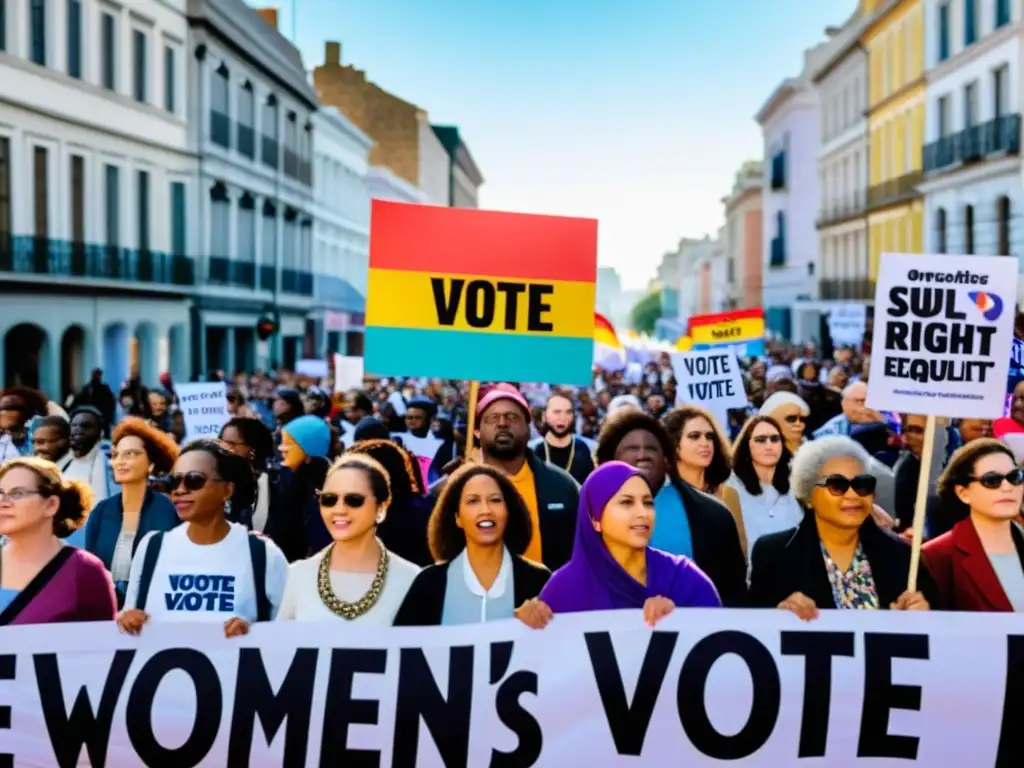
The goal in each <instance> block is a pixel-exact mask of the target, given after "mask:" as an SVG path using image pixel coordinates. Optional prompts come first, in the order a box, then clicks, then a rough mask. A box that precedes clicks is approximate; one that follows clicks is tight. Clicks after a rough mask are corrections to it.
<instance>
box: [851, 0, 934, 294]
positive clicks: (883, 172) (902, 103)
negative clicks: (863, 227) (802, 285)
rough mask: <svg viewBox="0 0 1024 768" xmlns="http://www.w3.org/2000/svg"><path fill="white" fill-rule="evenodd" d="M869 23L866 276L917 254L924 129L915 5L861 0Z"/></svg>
mask: <svg viewBox="0 0 1024 768" xmlns="http://www.w3.org/2000/svg"><path fill="white" fill-rule="evenodd" d="M861 13H862V14H863V15H865V16H867V17H872V16H873V17H874V18H873V19H872V20H871V21H870V22H869V23H868V24H867V26H866V27H865V29H864V32H863V33H862V35H861V45H862V46H863V47H864V50H865V51H866V52H867V57H868V102H867V103H868V115H867V117H868V147H869V153H870V155H869V163H868V222H867V223H868V270H869V277H870V278H871V279H872V280H875V279H877V277H878V264H879V259H880V257H881V254H882V253H885V252H886V251H893V252H904V253H921V251H922V250H923V248H924V202H923V200H922V198H921V195H919V194H918V193H917V190H916V186H917V184H918V183H919V182H920V181H921V163H922V150H923V146H924V128H925V123H924V121H925V80H924V7H923V3H922V0H862V2H861Z"/></svg>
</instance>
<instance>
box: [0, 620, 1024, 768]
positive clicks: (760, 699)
mask: <svg viewBox="0 0 1024 768" xmlns="http://www.w3.org/2000/svg"><path fill="white" fill-rule="evenodd" d="M323 627H324V629H325V630H326V629H327V625H323ZM344 629H345V631H344V632H342V633H340V634H339V633H338V632H335V631H313V632H311V631H310V627H309V626H308V625H303V624H301V623H295V622H272V623H268V624H262V625H256V626H254V627H252V629H251V631H250V633H249V635H247V636H245V637H237V638H231V639H226V638H225V637H224V632H223V628H222V627H221V626H219V625H213V624H210V625H203V624H149V625H147V626H146V627H145V628H144V629H143V631H142V636H141V638H132V637H129V636H126V635H122V634H120V633H119V632H118V631H117V629H116V627H115V626H114V623H113V622H106V623H96V624H78V625H75V627H74V631H73V632H69V631H68V628H67V627H66V626H52V625H50V626H46V625H40V626H26V627H10V628H4V629H3V630H2V632H3V638H4V644H3V649H2V652H0V728H2V730H0V752H2V753H3V754H2V755H0V760H5V761H6V764H8V765H17V766H61V767H63V766H74V765H91V766H93V767H94V768H103V766H136V765H139V766H141V765H149V766H195V765H208V766H252V767H253V768H260V767H262V766H288V768H295V767H296V766H318V765H332V766H335V765H337V766H344V765H381V766H399V767H400V768H411V767H412V766H449V767H450V768H456V767H458V768H464V767H465V766H509V767H511V766H515V768H526V767H527V766H534V765H536V766H585V765H586V766H612V765H726V764H728V765H749V766H755V765H756V766H793V765H797V764H801V765H802V764H803V763H804V762H807V763H808V764H812V765H835V766H844V767H846V766H855V765H866V766H867V765H872V766H875V765H896V764H904V763H907V764H909V763H912V762H914V761H916V762H917V763H918V764H920V765H928V766H971V768H974V767H975V766H977V767H979V768H981V767H983V766H1016V765H1020V758H1021V755H1022V754H1024V729H1022V728H1021V727H1020V724H1019V713H1020V712H1021V708H1022V706H1024V637H1022V636H1021V635H1020V634H1018V631H1019V629H1020V622H1019V621H1018V620H1017V618H1016V617H1014V616H1012V615H1005V614H991V613H988V614H984V613H983V614H974V615H972V616H971V620H970V621H969V622H965V621H964V620H963V618H962V617H961V615H958V614H943V613H919V612H911V613H909V614H908V613H899V612H889V611H823V612H822V615H821V617H820V618H819V619H817V620H816V621H814V622H810V623H805V622H801V621H799V620H798V619H797V618H796V617H795V616H793V615H792V614H790V613H788V612H784V611H735V610H725V609H712V610H697V609H694V610H685V609H684V610H677V611H676V612H675V613H674V614H673V615H671V616H669V617H667V618H666V619H664V620H663V621H662V622H661V623H659V625H658V628H657V630H656V631H653V632H652V631H651V630H649V629H647V628H646V627H644V626H643V619H642V616H641V612H640V611H609V612H604V613H591V614H575V615H565V616H556V617H555V620H554V623H553V624H552V625H551V626H550V627H548V628H547V629H545V630H543V631H532V630H529V629H528V628H526V627H525V626H523V625H521V624H519V623H518V622H516V621H504V622H490V623H486V624H475V625H468V626H461V627H433V628H403V629H387V630H383V631H381V630H372V629H364V628H361V627H359V626H352V627H346V628H344ZM342 638H343V639H342Z"/></svg>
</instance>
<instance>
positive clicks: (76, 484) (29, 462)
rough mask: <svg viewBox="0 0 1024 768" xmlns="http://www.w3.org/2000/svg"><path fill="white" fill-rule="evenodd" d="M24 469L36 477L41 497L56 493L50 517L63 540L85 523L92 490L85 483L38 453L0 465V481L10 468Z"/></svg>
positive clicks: (54, 528) (58, 535) (91, 502)
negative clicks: (55, 501)
mask: <svg viewBox="0 0 1024 768" xmlns="http://www.w3.org/2000/svg"><path fill="white" fill-rule="evenodd" d="M18 468H21V469H27V470H28V471H30V472H31V473H32V474H34V475H35V476H36V477H37V478H39V488H38V489H36V490H38V491H39V494H40V495H41V496H42V497H43V498H49V497H51V496H56V497H57V498H58V499H59V500H60V505H59V506H58V507H57V513H56V514H55V515H54V516H53V533H54V535H56V536H57V537H58V538H61V539H64V538H67V537H68V536H70V535H71V534H72V533H73V532H75V531H77V530H78V529H79V528H81V527H82V525H83V524H84V523H85V519H86V517H88V515H89V510H91V509H92V504H93V492H92V488H91V487H89V485H88V483H85V482H82V481H81V480H69V479H68V478H66V477H64V475H62V474H61V471H60V469H59V468H58V467H57V465H56V464H54V463H53V462H52V461H47V460H46V459H41V458H39V457H38V456H23V457H21V458H17V459H11V460H10V461H7V462H5V463H4V464H3V465H0V480H2V479H3V477H4V475H6V474H7V473H8V472H10V471H11V470H12V469H18Z"/></svg>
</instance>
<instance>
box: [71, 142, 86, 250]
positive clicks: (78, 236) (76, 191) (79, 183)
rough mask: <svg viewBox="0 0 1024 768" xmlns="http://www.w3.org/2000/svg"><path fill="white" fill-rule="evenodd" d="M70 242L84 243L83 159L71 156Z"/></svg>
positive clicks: (79, 156)
mask: <svg viewBox="0 0 1024 768" xmlns="http://www.w3.org/2000/svg"><path fill="white" fill-rule="evenodd" d="M71 242H72V243H73V244H75V245H81V244H83V243H85V158H84V157H82V156H81V155H72V156H71Z"/></svg>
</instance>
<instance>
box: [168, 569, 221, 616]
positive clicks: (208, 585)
mask: <svg viewBox="0 0 1024 768" xmlns="http://www.w3.org/2000/svg"><path fill="white" fill-rule="evenodd" d="M168 578H169V579H170V582H171V591H170V592H168V593H166V594H165V595H164V601H165V602H166V604H167V610H168V611H192V612H198V611H212V612H216V613H230V612H231V611H233V610H235V577H234V576H223V575H217V574H210V575H205V574H191V573H186V574H171V575H170V576H169V577H168Z"/></svg>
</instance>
